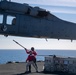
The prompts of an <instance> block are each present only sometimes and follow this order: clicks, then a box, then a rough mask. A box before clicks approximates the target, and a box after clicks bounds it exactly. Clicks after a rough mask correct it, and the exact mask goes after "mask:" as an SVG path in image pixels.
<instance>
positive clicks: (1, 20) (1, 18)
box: [0, 14, 3, 23]
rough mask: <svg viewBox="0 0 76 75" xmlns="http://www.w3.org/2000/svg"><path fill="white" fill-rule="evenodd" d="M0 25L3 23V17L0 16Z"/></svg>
mask: <svg viewBox="0 0 76 75" xmlns="http://www.w3.org/2000/svg"><path fill="white" fill-rule="evenodd" d="M0 23H3V15H2V14H0Z"/></svg>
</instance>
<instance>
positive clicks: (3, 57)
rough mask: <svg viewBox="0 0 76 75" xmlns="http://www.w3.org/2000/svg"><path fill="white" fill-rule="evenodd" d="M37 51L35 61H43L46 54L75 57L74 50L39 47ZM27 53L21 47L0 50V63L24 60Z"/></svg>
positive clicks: (75, 52)
mask: <svg viewBox="0 0 76 75" xmlns="http://www.w3.org/2000/svg"><path fill="white" fill-rule="evenodd" d="M36 51H37V54H38V56H37V61H44V60H45V56H47V55H58V56H66V57H76V50H48V49H47V50H46V49H45V50H44V49H39V50H36ZM27 56H28V54H26V52H25V50H23V49H22V50H21V49H18V50H17V49H16V50H15V49H14V50H12V49H9V50H4V49H3V50H2V49H1V50H0V64H5V63H7V62H9V61H11V62H25V61H26V58H27Z"/></svg>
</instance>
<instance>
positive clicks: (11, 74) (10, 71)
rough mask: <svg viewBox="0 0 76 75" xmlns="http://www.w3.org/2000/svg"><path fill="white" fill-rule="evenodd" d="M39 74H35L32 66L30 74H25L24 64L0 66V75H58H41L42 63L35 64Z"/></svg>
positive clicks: (43, 74)
mask: <svg viewBox="0 0 76 75" xmlns="http://www.w3.org/2000/svg"><path fill="white" fill-rule="evenodd" d="M37 65H38V71H39V73H36V72H35V69H34V68H33V66H32V72H31V73H29V74H25V73H24V72H25V71H26V69H25V68H26V63H25V62H20V63H8V64H0V75H60V74H45V73H43V72H42V71H43V65H44V62H37Z"/></svg>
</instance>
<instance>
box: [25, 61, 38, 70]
mask: <svg viewBox="0 0 76 75" xmlns="http://www.w3.org/2000/svg"><path fill="white" fill-rule="evenodd" d="M31 64H32V65H33V67H34V68H35V70H36V71H38V68H37V67H36V65H35V63H34V61H29V62H27V63H26V71H28V68H29V65H31Z"/></svg>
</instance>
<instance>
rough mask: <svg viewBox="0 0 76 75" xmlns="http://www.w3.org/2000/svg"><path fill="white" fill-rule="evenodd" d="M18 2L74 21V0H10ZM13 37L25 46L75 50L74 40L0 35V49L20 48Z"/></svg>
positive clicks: (75, 11)
mask: <svg viewBox="0 0 76 75" xmlns="http://www.w3.org/2000/svg"><path fill="white" fill-rule="evenodd" d="M11 1H14V2H18V3H28V4H29V5H31V6H39V7H41V8H44V9H46V10H48V11H50V12H51V13H52V14H54V15H56V16H57V17H59V18H61V19H63V20H67V21H71V22H74V23H76V0H11ZM13 39H15V40H16V41H18V42H19V43H20V44H22V45H23V46H25V47H26V48H30V47H32V46H34V47H35V48H36V49H60V50H61V49H65V50H66V49H68V50H76V41H73V42H71V40H59V41H58V40H57V39H48V41H46V40H45V39H38V38H26V37H14V36H9V37H7V38H6V37H4V36H3V35H1V36H0V49H22V48H21V47H20V46H18V45H17V44H15V43H14V42H13V41H12V40H13Z"/></svg>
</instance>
